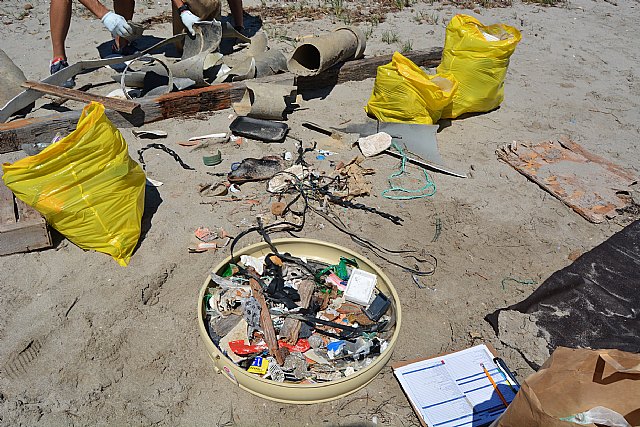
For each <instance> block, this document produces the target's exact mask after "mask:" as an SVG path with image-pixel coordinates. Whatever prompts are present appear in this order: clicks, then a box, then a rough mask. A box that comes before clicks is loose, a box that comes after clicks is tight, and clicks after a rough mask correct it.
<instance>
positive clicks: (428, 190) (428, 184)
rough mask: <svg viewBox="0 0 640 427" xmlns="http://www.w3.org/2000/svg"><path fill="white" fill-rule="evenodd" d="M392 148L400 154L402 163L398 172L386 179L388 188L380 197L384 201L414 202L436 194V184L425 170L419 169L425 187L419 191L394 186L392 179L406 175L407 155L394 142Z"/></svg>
mask: <svg viewBox="0 0 640 427" xmlns="http://www.w3.org/2000/svg"><path fill="white" fill-rule="evenodd" d="M392 147H393V148H395V149H396V150H397V151H398V153H400V155H401V156H402V161H401V163H400V170H398V171H396V172H394V173H392V174H391V176H390V177H389V179H388V182H389V188H387V189H386V190H384V191H383V192H382V197H384V198H386V199H391V200H414V199H421V198H423V197H431V196H433V195H434V194H436V184H435V183H434V182H433V181H431V178H430V177H429V174H428V173H427V170H426V169H424V168H420V169H421V170H422V172H423V173H424V179H425V185H424V186H423V187H422V188H421V189H419V190H411V189H408V188H404V187H401V186H396V185H395V184H394V183H393V180H394V178H399V177H401V176H403V175H405V174H406V169H407V155H406V153H405V152H404V151H403V150H402V148H400V146H399V145H398V144H396V143H395V142H394V143H393V144H392ZM391 192H399V193H407V194H408V195H407V196H404V195H389V194H388V193H391Z"/></svg>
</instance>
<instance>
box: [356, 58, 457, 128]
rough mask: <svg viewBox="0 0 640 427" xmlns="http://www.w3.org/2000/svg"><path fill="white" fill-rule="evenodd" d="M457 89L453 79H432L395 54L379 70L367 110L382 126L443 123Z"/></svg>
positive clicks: (437, 77) (440, 77) (448, 76)
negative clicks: (444, 111)
mask: <svg viewBox="0 0 640 427" xmlns="http://www.w3.org/2000/svg"><path fill="white" fill-rule="evenodd" d="M457 87H458V83H457V82H456V80H455V79H454V78H453V77H452V76H451V75H448V74H441V75H437V76H430V75H428V74H426V73H425V72H424V71H422V70H421V69H420V68H419V67H418V66H417V65H416V64H414V63H413V62H411V60H409V59H408V58H405V57H404V56H402V55H401V54H400V53H398V52H395V53H394V54H393V58H392V60H391V62H390V63H388V64H387V65H382V66H380V67H378V72H377V74H376V81H375V83H374V85H373V93H372V94H371V97H370V98H369V102H368V103H367V106H366V107H365V108H364V109H365V111H366V112H367V113H368V114H371V115H373V116H376V117H377V118H378V120H380V121H382V122H403V123H417V124H426V125H431V124H433V123H435V122H437V121H438V120H440V115H441V113H442V110H443V108H445V107H446V106H447V105H448V104H449V103H451V99H452V97H453V95H454V93H455V92H456V89H457Z"/></svg>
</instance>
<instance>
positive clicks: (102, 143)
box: [2, 102, 145, 266]
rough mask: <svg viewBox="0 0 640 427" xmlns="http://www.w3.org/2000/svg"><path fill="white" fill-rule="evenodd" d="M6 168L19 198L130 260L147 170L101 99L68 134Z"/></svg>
mask: <svg viewBox="0 0 640 427" xmlns="http://www.w3.org/2000/svg"><path fill="white" fill-rule="evenodd" d="M2 168H3V170H4V176H3V179H4V182H5V184H6V185H7V187H9V188H10V189H11V191H13V192H14V194H15V195H16V197H18V198H19V199H20V200H22V201H23V202H25V203H26V204H28V205H31V206H33V207H34V208H35V209H36V210H38V212H40V213H41V214H42V215H43V216H44V217H45V218H46V219H47V222H48V223H49V224H51V226H53V227H54V228H55V229H56V230H58V231H59V232H60V233H62V234H63V235H64V236H65V237H67V238H68V239H69V240H70V241H72V242H73V243H75V244H76V245H78V246H79V247H81V248H83V249H93V250H96V251H99V252H105V253H108V254H109V255H111V256H112V257H113V258H114V259H115V260H116V261H118V263H119V264H120V265H122V266H125V265H127V264H128V263H129V259H130V258H131V254H132V253H133V250H134V249H135V247H136V244H137V243H138V238H139V236H140V223H141V220H142V211H143V209H144V188H145V174H144V172H143V170H142V168H141V167H140V166H139V165H138V164H137V163H136V162H134V161H133V159H131V157H129V152H128V148H127V143H126V142H125V140H124V138H122V135H121V134H120V132H119V131H118V129H116V128H115V127H114V126H113V124H112V123H111V122H110V121H109V119H108V118H107V117H106V116H105V114H104V106H103V105H102V104H98V103H95V102H94V103H91V104H90V105H87V106H86V107H85V109H84V110H83V111H82V115H81V116H80V120H79V121H78V126H77V128H76V130H75V131H73V132H72V133H71V134H69V135H68V136H67V137H65V138H63V139H61V140H60V141H58V142H55V143H53V144H51V145H50V146H48V147H47V148H45V149H44V150H43V151H42V152H41V153H39V154H37V155H35V156H30V157H26V158H24V159H21V160H19V161H17V162H15V163H13V164H9V163H5V164H3V165H2Z"/></svg>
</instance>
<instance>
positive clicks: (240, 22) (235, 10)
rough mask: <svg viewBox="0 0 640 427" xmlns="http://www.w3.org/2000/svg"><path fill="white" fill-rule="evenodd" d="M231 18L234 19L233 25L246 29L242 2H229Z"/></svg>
mask: <svg viewBox="0 0 640 427" xmlns="http://www.w3.org/2000/svg"><path fill="white" fill-rule="evenodd" d="M227 3H228V4H229V9H230V10H231V16H232V17H233V25H234V26H236V27H243V28H244V16H243V10H242V0H227Z"/></svg>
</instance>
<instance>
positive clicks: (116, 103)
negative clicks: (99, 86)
mask: <svg viewBox="0 0 640 427" xmlns="http://www.w3.org/2000/svg"><path fill="white" fill-rule="evenodd" d="M21 86H22V87H24V88H27V89H34V90H37V91H38V92H42V93H47V94H49V95H56V96H60V97H63V98H68V99H73V100H75V101H82V102H92V101H95V102H99V103H101V104H102V105H104V106H105V108H107V109H109V110H115V111H120V112H121V113H128V114H132V113H133V112H134V111H135V109H136V108H140V104H139V103H137V102H135V101H130V100H128V99H118V98H110V97H108V96H102V95H95V94H93V93H87V92H82V91H79V90H76V89H69V88H66V87H61V86H56V85H50V84H48V83H42V82H33V81H29V80H28V81H26V82H24V83H22V85H21Z"/></svg>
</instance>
